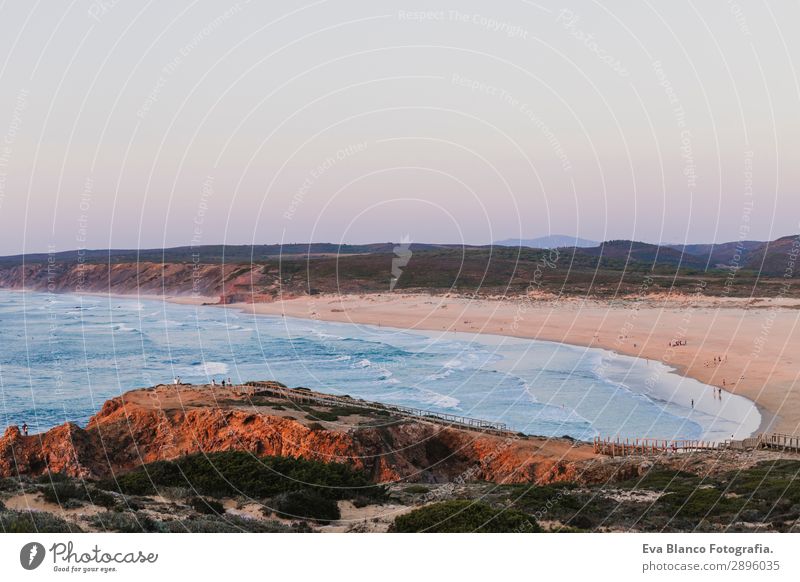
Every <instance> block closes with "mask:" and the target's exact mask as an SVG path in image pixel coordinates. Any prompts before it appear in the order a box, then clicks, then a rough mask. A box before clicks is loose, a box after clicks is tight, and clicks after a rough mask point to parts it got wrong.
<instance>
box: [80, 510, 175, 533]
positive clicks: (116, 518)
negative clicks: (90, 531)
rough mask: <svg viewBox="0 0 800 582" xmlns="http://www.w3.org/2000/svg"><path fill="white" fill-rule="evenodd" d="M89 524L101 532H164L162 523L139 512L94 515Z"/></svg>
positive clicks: (113, 512)
mask: <svg viewBox="0 0 800 582" xmlns="http://www.w3.org/2000/svg"><path fill="white" fill-rule="evenodd" d="M89 523H90V524H92V526H94V527H96V528H97V529H99V530H101V531H108V532H118V533H143V532H159V531H164V528H163V527H162V524H161V522H158V521H155V520H154V519H152V518H151V517H150V516H148V515H146V514H144V513H139V512H116V511H112V512H106V513H99V514H97V515H93V516H92V517H91V518H89Z"/></svg>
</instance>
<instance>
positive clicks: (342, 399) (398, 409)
mask: <svg viewBox="0 0 800 582" xmlns="http://www.w3.org/2000/svg"><path fill="white" fill-rule="evenodd" d="M231 388H232V389H233V390H235V391H237V392H240V393H244V394H248V395H251V396H255V395H262V394H269V395H272V396H275V397H278V398H282V399H286V400H291V401H293V402H298V403H301V404H321V405H323V406H343V407H350V408H363V409H367V410H375V411H384V412H388V413H390V414H395V415H398V416H404V417H411V418H415V419H421V420H427V421H430V422H436V423H438V424H447V425H456V426H458V427H460V428H469V429H474V430H480V431H482V432H493V433H503V434H508V433H510V432H511V431H509V430H508V426H507V425H506V424H505V423H504V422H491V421H488V420H481V419H479V418H470V417H468V416H459V415H456V414H447V413H442V412H432V411H430V410H424V409H422V408H411V407H409V406H399V405H394V404H379V403H377V402H369V401H366V400H356V399H355V398H351V397H349V396H334V395H332V394H320V393H318V392H311V391H306V390H302V389H300V390H299V389H297V388H286V387H282V386H280V385H278V384H277V383H275V382H247V383H246V384H245V385H243V386H232V387H231Z"/></svg>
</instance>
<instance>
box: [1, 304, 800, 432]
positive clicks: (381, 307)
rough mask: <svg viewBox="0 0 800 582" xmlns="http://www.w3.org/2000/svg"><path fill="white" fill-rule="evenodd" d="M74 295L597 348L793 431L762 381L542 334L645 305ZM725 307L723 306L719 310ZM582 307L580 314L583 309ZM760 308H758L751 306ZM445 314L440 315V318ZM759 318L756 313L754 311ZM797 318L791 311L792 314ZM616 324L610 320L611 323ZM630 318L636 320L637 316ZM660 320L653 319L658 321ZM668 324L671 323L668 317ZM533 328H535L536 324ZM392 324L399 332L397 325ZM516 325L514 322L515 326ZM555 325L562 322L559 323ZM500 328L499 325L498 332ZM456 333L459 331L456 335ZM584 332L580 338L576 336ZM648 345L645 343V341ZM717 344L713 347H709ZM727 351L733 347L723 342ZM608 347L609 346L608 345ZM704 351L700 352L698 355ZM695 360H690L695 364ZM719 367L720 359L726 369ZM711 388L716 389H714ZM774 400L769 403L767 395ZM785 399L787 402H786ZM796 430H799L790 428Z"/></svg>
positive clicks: (593, 340)
mask: <svg viewBox="0 0 800 582" xmlns="http://www.w3.org/2000/svg"><path fill="white" fill-rule="evenodd" d="M9 291H30V292H34V293H41V292H40V291H35V290H10V289H9ZM74 295H90V296H100V297H111V298H120V299H127V300H130V299H133V298H136V299H141V300H146V301H163V302H168V303H174V304H181V305H194V306H196V307H200V306H202V307H225V308H229V307H232V308H235V309H236V310H237V311H240V312H243V313H249V314H252V315H254V316H256V315H272V316H288V317H296V318H299V319H305V320H322V321H330V322H340V323H350V324H356V325H358V324H365V325H375V326H378V327H392V328H395V329H397V330H402V331H424V332H429V333H436V332H438V333H447V335H448V336H450V335H451V334H450V333H449V332H452V331H458V332H462V333H463V332H466V333H469V334H473V335H475V334H481V335H495V336H503V337H508V338H517V339H533V340H541V341H548V342H555V343H561V344H565V345H569V346H573V347H577V348H600V349H602V350H606V351H608V352H611V353H613V354H615V355H620V356H631V357H635V358H638V359H644V360H653V361H657V362H660V363H662V364H665V365H666V366H668V367H669V368H670V372H669V373H671V374H675V375H680V376H683V377H686V378H690V379H693V380H697V381H698V382H700V383H702V384H706V385H709V386H718V387H719V388H722V390H723V391H724V392H725V393H729V394H735V395H738V396H743V397H745V398H746V399H747V400H749V401H750V402H751V403H753V404H754V405H755V408H756V409H757V412H758V413H759V414H760V417H761V418H760V422H759V426H758V428H757V429H756V431H755V432H754V433H753V434H757V433H760V432H767V431H768V430H773V431H776V432H789V433H790V434H791V433H792V432H793V430H792V429H791V428H790V429H789V430H787V429H786V425H787V420H788V421H789V422H791V421H792V416H789V417H788V418H787V416H786V415H781V414H780V413H781V412H783V411H781V409H780V407H777V409H776V407H774V406H773V407H771V406H769V403H766V404H765V402H764V400H766V398H764V393H766V392H770V390H768V389H769V388H770V386H769V381H766V382H765V385H764V387H762V389H761V390H759V391H758V392H757V393H756V394H755V396H756V397H755V398H754V397H752V395H751V393H752V391H750V392H748V391H744V390H739V389H737V388H738V384H739V382H736V383H733V385H731V383H728V384H727V385H722V382H721V381H720V378H718V377H717V375H714V374H713V373H712V374H711V375H709V374H707V373H706V374H703V373H700V374H698V373H697V372H698V366H697V365H695V366H692V365H691V363H692V362H689V364H688V365H687V364H686V363H685V362H683V361H674V360H672V359H668V360H666V361H665V359H662V358H659V357H653V353H652V352H653V350H652V348H650V349H646V348H647V347H648V346H642V349H639V350H637V351H635V352H634V353H631V352H632V350H631V349H630V347H631V344H632V345H633V346H634V347H636V346H637V343H636V342H633V341H632V340H633V339H635V338H636V337H637V336H633V335H632V331H631V329H628V328H626V329H628V331H631V335H628V334H626V335H625V340H627V341H613V342H609V341H608V340H607V339H605V338H603V337H598V334H597V333H595V334H594V336H589V337H587V336H586V334H585V331H586V325H585V323H586V322H585V318H583V319H584V321H583V323H584V325H583V327H582V328H581V327H580V326H578V325H576V323H575V321H573V322H572V323H571V325H569V326H568V327H567V329H566V332H564V333H562V334H559V337H553V334H552V333H551V331H552V330H551V329H549V328H548V327H547V326H548V325H550V327H552V326H553V324H552V322H549V320H550V319H555V320H558V319H562V320H563V318H564V316H565V315H569V314H573V315H575V318H579V316H580V315H581V313H582V312H583V311H584V310H585V309H588V310H594V311H595V312H596V311H597V310H598V309H599V310H601V311H603V312H604V315H605V317H604V319H606V318H607V319H609V320H614V319H617V320H618V319H619V317H618V316H619V315H620V313H630V312H633V313H636V314H639V313H645V314H649V315H651V316H652V315H653V313H655V312H658V311H663V310H664V309H665V307H663V306H662V307H661V308H659V307H656V306H653V305H652V303H653V301H651V300H648V301H645V302H644V303H645V304H646V305H645V306H644V307H639V306H638V305H637V306H636V309H635V310H631V309H630V308H629V307H626V306H625V305H624V302H616V303H621V304H622V306H619V305H612V304H610V303H609V302H606V301H601V300H598V301H576V300H561V301H557V302H550V301H539V302H528V303H525V302H524V301H522V300H513V299H505V300H501V301H499V300H496V299H495V300H486V299H477V300H476V299H471V298H469V299H467V298H463V297H452V296H446V295H428V294H403V295H388V296H387V295H386V294H378V295H360V296H359V295H346V296H335V295H317V296H305V297H300V298H292V299H287V300H282V301H276V302H273V303H256V304H252V303H233V304H220V303H217V302H216V301H217V298H214V297H205V296H203V297H200V296H183V295H159V294H140V293H136V294H125V293H99V292H93V293H81V294H74ZM705 299H710V300H711V301H706V303H713V304H719V303H722V302H721V301H720V300H719V299H717V298H705ZM686 302H687V301H686V298H685V297H682V298H680V299H679V300H678V301H673V302H672V303H673V304H685V303H686ZM421 303H422V304H425V305H435V306H436V307H435V309H436V312H433V311H432V310H431V308H425V307H424V306H420V304H421ZM724 303H727V302H724ZM732 303H733V304H734V306H733V307H719V311H728V312H730V313H731V314H734V315H736V316H737V317H738V316H740V315H741V313H739V312H741V311H743V310H744V308H743V307H741V305H742V304H747V303H750V304H752V301H750V302H742V301H739V300H734V301H733V302H732ZM376 305H377V306H378V309H377V310H376V309H375V306H376ZM326 306H333V308H329V309H324V307H326ZM586 306H588V307H586ZM450 307H458V308H460V309H459V310H456V309H453V310H450V309H449V308H450ZM476 307H477V308H478V309H479V310H480V316H481V318H482V319H483V320H484V321H483V325H480V326H477V325H470V326H469V329H463V328H464V326H465V325H466V324H472V323H480V322H479V321H476V319H478V318H476V317H475V309H476ZM674 307H675V306H674V305H670V303H669V302H667V307H666V309H669V308H674ZM703 307H708V305H704V304H701V305H700V308H701V309H700V310H699V311H703V312H705V311H706V310H704V309H702V308H703ZM759 307H760V306H759ZM509 308H513V309H514V310H517V311H522V312H523V313H524V314H525V317H524V318H521V319H520V322H522V324H521V325H518V326H515V327H511V326H507V324H508V323H509V313H508V310H509ZM445 310H447V311H445ZM759 311H761V310H759ZM443 312H445V313H446V314H447V315H445V316H444V317H443V316H442V314H443ZM795 313H797V311H795ZM467 315H468V316H469V319H465V317H466V316H467ZM596 315H597V314H596V313H593V316H595V317H596ZM543 316H545V317H544V321H543V322H542V321H541V320H542V317H543ZM614 316H616V318H615V317H614ZM637 317H638V315H637ZM659 319H660V318H657V319H656V321H658V320H659ZM671 319H674V317H672V318H671ZM540 322H541V323H540ZM398 323H399V325H398ZM515 323H516V322H515ZM562 323H563V321H562ZM503 324H506V325H503ZM459 327H461V328H462V329H459ZM506 327H510V328H509V329H505V328H506ZM609 328H612V329H613V326H612V324H611V323H608V324H606V325H605V327H604V328H603V327H601V328H599V329H603V330H604V332H605V334H606V335H607V334H608V331H609ZM582 331H583V332H584V333H583V335H581V332H582ZM648 339H650V338H648ZM717 341H718V340H717ZM731 343H732V344H733V343H734V342H731ZM609 344H612V345H609ZM619 348H622V349H619ZM703 348H706V346H704V345H701V346H700V350H701V351H703ZM705 351H708V348H706V350H705ZM695 359H696V358H695ZM725 363H726V364H727V358H726V362H725ZM715 380H716V381H715ZM773 396H774V395H773ZM787 398H788V395H787ZM798 426H800V424H799V425H798Z"/></svg>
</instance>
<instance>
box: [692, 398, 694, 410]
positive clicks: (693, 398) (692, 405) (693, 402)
mask: <svg viewBox="0 0 800 582" xmlns="http://www.w3.org/2000/svg"><path fill="white" fill-rule="evenodd" d="M692 408H694V398H692Z"/></svg>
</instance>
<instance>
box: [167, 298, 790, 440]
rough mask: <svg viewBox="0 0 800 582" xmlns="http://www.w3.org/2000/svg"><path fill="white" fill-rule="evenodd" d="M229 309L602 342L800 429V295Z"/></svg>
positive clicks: (299, 302) (316, 301)
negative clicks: (734, 396) (733, 396)
mask: <svg viewBox="0 0 800 582" xmlns="http://www.w3.org/2000/svg"><path fill="white" fill-rule="evenodd" d="M168 300H173V299H169V298H168ZM230 307H234V308H238V309H242V310H244V311H248V312H251V313H257V314H268V315H284V316H288V317H300V318H307V319H320V320H325V321H337V322H349V323H362V324H372V325H383V326H388V327H397V328H403V329H410V330H413V329H417V330H427V331H441V332H445V333H449V332H453V331H457V332H467V333H485V334H496V335H507V336H511V337H519V338H530V339H538V340H547V341H556V342H563V343H568V344H572V345H578V346H587V347H588V346H591V347H600V348H604V349H608V350H612V351H614V352H616V353H619V354H625V355H630V356H637V357H642V358H647V359H650V360H657V361H660V362H663V363H665V364H667V365H669V366H672V367H674V368H676V369H677V370H678V371H679V372H680V373H683V374H686V375H687V376H689V377H692V378H695V379H697V380H699V381H701V382H703V383H705V384H709V385H712V386H717V387H719V388H722V389H723V391H724V392H728V393H732V394H738V395H741V396H744V397H746V398H748V399H750V400H752V401H754V402H755V403H756V404H757V405H758V406H759V409H760V411H761V413H762V425H761V427H760V429H759V431H767V430H769V431H777V432H783V433H789V434H796V433H798V432H800V398H798V394H797V387H796V386H797V381H798V377H800V355H798V348H799V347H800V330H798V329H797V325H798V319H799V318H800V301H798V300H790V299H769V298H763V299H761V298H757V299H734V298H712V297H702V296H680V297H674V296H673V297H667V296H665V297H653V296H648V297H647V298H646V299H636V298H629V299H621V300H616V301H593V300H579V299H565V300H564V299H553V298H547V297H536V298H530V299H504V298H496V299H472V298H464V297H455V296H428V295H418V294H376V295H373V294H371V295H342V296H339V295H317V296H308V297H302V298H295V299H289V300H284V301H278V302H274V303H259V304H254V305H253V304H234V305H231V306H230Z"/></svg>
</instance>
